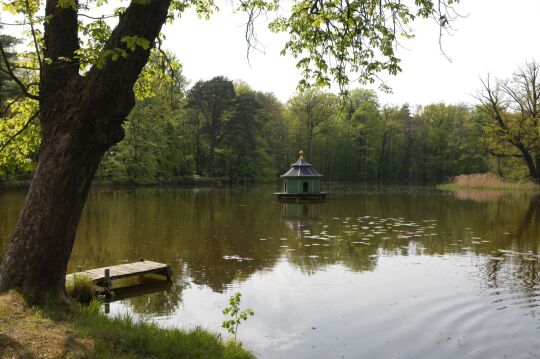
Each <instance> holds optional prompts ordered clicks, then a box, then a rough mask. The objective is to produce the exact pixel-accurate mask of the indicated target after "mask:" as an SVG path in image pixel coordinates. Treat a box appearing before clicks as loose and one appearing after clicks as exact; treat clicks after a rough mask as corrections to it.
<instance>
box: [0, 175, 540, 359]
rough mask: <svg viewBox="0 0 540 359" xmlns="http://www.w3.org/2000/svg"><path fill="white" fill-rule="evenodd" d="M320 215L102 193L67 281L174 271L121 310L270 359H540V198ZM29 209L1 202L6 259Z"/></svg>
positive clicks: (377, 201)
mask: <svg viewBox="0 0 540 359" xmlns="http://www.w3.org/2000/svg"><path fill="white" fill-rule="evenodd" d="M329 189H330V191H331V193H332V194H331V196H330V199H329V200H327V201H326V202H325V203H319V204H280V203H277V202H276V201H275V200H274V197H273V194H272V193H273V192H274V190H275V188H274V186H258V187H253V188H243V189H240V188H239V189H200V190H198V189H162V190H154V189H139V190H135V191H128V190H94V191H93V192H92V193H91V195H90V197H89V199H88V202H87V205H86V208H85V210H84V214H83V218H82V220H81V223H80V226H79V230H78V234H77V241H76V243H75V247H74V249H73V255H72V258H71V261H70V264H69V271H75V270H76V269H77V267H82V268H85V269H88V268H92V267H101V266H108V265H114V264H120V263H123V262H126V261H135V260H138V259H139V258H141V257H144V258H146V259H151V260H155V261H158V262H166V263H170V264H171V265H172V269H173V275H174V276H173V283H172V285H171V286H170V287H167V288H165V290H164V291H160V292H157V293H150V294H143V295H140V296H137V297H133V298H128V299H123V300H118V301H115V302H113V303H110V304H109V305H108V306H107V310H108V311H109V312H110V313H111V315H115V314H118V313H130V314H132V315H134V316H135V317H137V318H140V319H143V320H148V321H154V322H156V323H157V324H158V325H160V326H163V327H182V328H193V327H195V326H197V325H200V326H202V327H204V328H207V329H209V330H212V331H216V332H220V333H222V334H223V335H224V336H225V337H230V334H227V333H226V331H225V330H224V329H222V328H221V323H222V321H223V320H224V319H225V317H224V316H223V314H222V310H223V309H224V308H225V307H226V306H227V305H228V298H229V297H230V296H231V295H232V294H234V293H236V292H241V293H242V302H241V307H242V308H252V309H253V310H254V312H255V316H254V317H251V318H249V319H248V321H247V322H245V323H243V324H241V325H240V327H239V328H238V340H240V341H242V342H243V344H244V345H245V346H246V347H247V348H248V349H250V350H252V351H253V352H254V353H256V354H257V355H258V357H260V358H268V359H270V358H272V359H273V358H381V359H383V358H384V359H387V358H452V359H453V358H530V357H539V356H540V307H539V305H540V279H539V275H540V257H539V253H540V252H539V250H540V196H539V195H534V194H531V193H529V194H528V193H505V192H489V191H484V192H469V191H458V192H443V191H437V190H434V189H429V188H416V187H376V186H359V185H346V184H339V185H335V184H334V185H331V188H329ZM23 201H24V193H22V192H4V193H0V212H1V213H2V215H1V217H0V244H1V251H2V253H4V251H5V249H6V246H7V243H8V240H9V234H10V232H11V231H12V230H13V228H14V226H15V221H16V219H17V216H18V213H19V210H20V208H21V206H22V203H23Z"/></svg>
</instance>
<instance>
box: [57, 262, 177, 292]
mask: <svg viewBox="0 0 540 359" xmlns="http://www.w3.org/2000/svg"><path fill="white" fill-rule="evenodd" d="M145 274H157V275H162V276H164V277H165V278H166V279H167V281H170V280H171V276H172V270H171V266H170V265H168V264H163V263H158V262H153V261H147V260H144V259H141V260H140V261H138V262H133V263H125V264H120V265H116V266H110V267H103V268H96V269H89V270H85V271H79V272H76V273H71V274H68V275H66V284H69V283H72V282H73V279H74V277H75V276H81V277H87V278H90V279H91V280H92V283H93V284H94V285H95V286H96V287H98V289H99V288H100V287H101V288H102V289H105V290H110V288H111V282H112V281H113V280H116V279H122V278H129V277H140V276H143V275H145Z"/></svg>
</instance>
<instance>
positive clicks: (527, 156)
mask: <svg viewBox="0 0 540 359" xmlns="http://www.w3.org/2000/svg"><path fill="white" fill-rule="evenodd" d="M516 147H517V148H518V150H519V151H520V152H521V154H522V157H523V161H525V164H526V165H527V168H528V169H529V175H530V176H531V178H532V179H533V180H534V182H536V183H539V184H540V174H539V173H538V167H537V165H538V158H536V163H535V159H533V157H532V156H531V153H530V152H529V151H528V150H527V148H525V146H524V145H522V144H521V143H517V144H516Z"/></svg>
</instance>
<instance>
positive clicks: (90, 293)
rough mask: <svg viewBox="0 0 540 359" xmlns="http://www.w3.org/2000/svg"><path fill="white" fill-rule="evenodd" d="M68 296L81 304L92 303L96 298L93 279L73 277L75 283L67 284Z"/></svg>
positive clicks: (76, 275)
mask: <svg viewBox="0 0 540 359" xmlns="http://www.w3.org/2000/svg"><path fill="white" fill-rule="evenodd" d="M66 284H67V285H66V292H67V294H68V295H69V296H70V297H72V298H73V299H75V300H76V301H77V302H80V303H90V301H91V300H92V299H93V297H94V293H95V289H94V284H93V283H92V279H91V278H89V277H87V276H84V275H79V274H74V275H73V281H72V282H70V283H66Z"/></svg>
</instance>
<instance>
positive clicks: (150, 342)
mask: <svg viewBox="0 0 540 359" xmlns="http://www.w3.org/2000/svg"><path fill="white" fill-rule="evenodd" d="M0 358H171V359H172V358H175V359H178V358H205V359H211V358H231V359H233V358H234V359H243V358H246V359H248V358H249V359H251V358H254V355H253V354H251V353H249V352H248V351H247V350H246V349H244V348H242V346H241V345H240V344H238V343H237V342H234V341H223V340H222V339H221V337H220V336H219V335H217V334H213V333H210V332H208V331H205V330H202V329H195V330H192V331H189V332H187V331H182V330H179V329H170V330H169V329H161V328H158V327H157V326H155V325H153V324H148V323H143V322H135V321H133V320H132V319H131V318H130V317H118V318H110V317H107V316H106V315H104V314H102V313H100V311H99V304H98V303H92V304H90V305H89V306H83V305H79V304H73V305H72V306H71V307H70V308H66V307H59V306H52V305H46V306H44V307H39V308H38V307H32V306H30V305H28V304H27V303H26V301H25V300H24V298H23V297H22V296H20V295H19V294H17V293H15V292H8V293H4V294H1V295H0Z"/></svg>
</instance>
